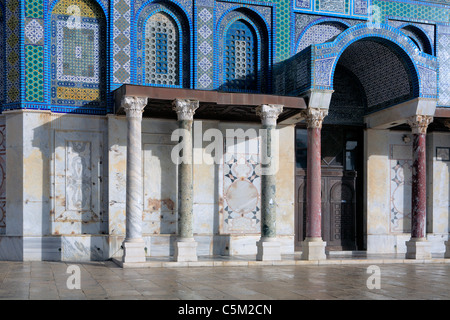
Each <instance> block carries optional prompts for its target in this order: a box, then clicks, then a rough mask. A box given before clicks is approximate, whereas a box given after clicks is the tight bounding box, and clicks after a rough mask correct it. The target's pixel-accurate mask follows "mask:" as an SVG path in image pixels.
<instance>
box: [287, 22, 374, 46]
mask: <svg viewBox="0 0 450 320" xmlns="http://www.w3.org/2000/svg"><path fill="white" fill-rule="evenodd" d="M293 20H294V21H293V22H294V25H293V27H292V40H291V54H292V55H294V54H295V53H297V52H299V51H300V50H299V49H303V48H306V47H307V46H306V45H305V44H304V43H303V42H304V41H305V40H306V39H307V38H305V39H304V40H302V38H303V37H304V36H305V34H308V33H309V34H310V36H307V37H308V38H309V41H308V42H309V43H310V44H319V43H323V42H325V41H328V40H330V39H331V38H332V37H333V35H332V34H334V36H336V35H337V34H339V33H337V32H338V30H336V29H341V32H342V31H343V30H345V29H347V28H349V27H351V26H354V25H356V24H359V23H364V22H365V21H364V20H356V19H347V18H335V17H329V16H316V15H306V14H300V13H295V14H294V15H293ZM316 25H322V27H316ZM327 25H330V26H331V27H329V26H328V27H327ZM311 28H314V29H313V30H316V29H317V28H319V29H322V28H325V29H328V28H330V29H331V30H328V32H330V34H329V37H328V36H326V37H324V36H323V35H322V34H321V32H323V31H321V30H319V31H318V32H317V33H313V32H311V31H312V30H310V29H311ZM332 29H335V30H334V32H333V30H332ZM326 38H328V39H326Z"/></svg>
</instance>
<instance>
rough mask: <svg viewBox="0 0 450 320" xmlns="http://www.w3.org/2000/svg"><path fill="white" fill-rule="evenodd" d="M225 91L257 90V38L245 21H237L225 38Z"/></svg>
mask: <svg viewBox="0 0 450 320" xmlns="http://www.w3.org/2000/svg"><path fill="white" fill-rule="evenodd" d="M225 39H226V42H225V51H224V52H225V60H224V89H231V90H239V89H241V90H255V89H256V85H257V81H256V79H257V77H258V74H257V69H256V59H255V57H256V52H255V49H257V48H256V46H255V40H256V39H255V36H254V35H253V32H252V30H251V29H250V27H249V26H248V25H247V24H246V23H245V22H243V21H239V20H238V21H235V22H234V23H233V24H232V25H231V26H230V27H229V29H228V32H227V34H226V36H225Z"/></svg>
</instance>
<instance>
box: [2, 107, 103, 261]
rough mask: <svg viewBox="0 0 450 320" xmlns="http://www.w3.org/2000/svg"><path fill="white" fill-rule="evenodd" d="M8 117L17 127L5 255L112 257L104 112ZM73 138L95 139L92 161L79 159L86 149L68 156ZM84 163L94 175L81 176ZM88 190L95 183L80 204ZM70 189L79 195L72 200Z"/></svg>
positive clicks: (10, 133)
mask: <svg viewBox="0 0 450 320" xmlns="http://www.w3.org/2000/svg"><path fill="white" fill-rule="evenodd" d="M5 117H6V125H7V127H8V128H9V130H7V131H6V135H7V136H6V141H7V148H6V159H7V161H6V167H7V173H9V175H8V174H7V177H6V194H7V197H6V210H7V211H9V212H10V214H9V215H8V214H7V215H6V232H5V235H4V236H2V237H0V258H1V259H5V260H72V261H75V260H103V259H106V258H107V257H108V255H109V253H108V247H107V245H106V244H107V241H106V239H107V238H106V236H105V234H106V232H107V228H106V226H107V224H106V223H107V221H108V217H107V214H106V213H105V210H104V209H105V207H106V206H105V201H106V199H107V197H106V189H105V186H107V177H106V176H105V175H104V173H105V170H103V165H104V163H103V157H104V156H105V154H106V152H105V151H106V150H105V149H104V148H103V141H105V137H106V136H105V132H106V131H105V129H106V126H105V125H106V122H105V119H104V117H93V116H82V115H78V116H77V115H62V114H52V113H51V112H49V111H30V110H17V111H8V112H5ZM68 141H72V142H77V143H79V142H83V141H89V144H88V145H89V148H88V149H86V151H85V152H84V153H83V156H84V157H86V158H88V159H90V161H88V162H86V163H85V167H84V169H83V168H81V169H80V166H79V165H78V164H79V163H78V162H77V161H78V160H79V158H82V157H83V156H81V155H80V154H76V153H74V152H73V150H72V151H71V152H72V153H71V157H72V160H73V161H72V162H71V161H67V160H68V157H67V156H68V153H67V152H66V151H67V147H68V146H70V143H67V142H68ZM55 142H56V143H55ZM94 142H96V143H94ZM79 156H80V157H79ZM77 159H78V160H77ZM86 169H88V170H86ZM80 170H81V171H80ZM83 171H85V172H88V173H89V176H84V177H83V179H82V178H81V177H78V178H77V174H78V173H79V172H83ZM66 178H67V179H66ZM80 190H89V192H87V193H85V194H84V195H83V196H88V197H89V198H88V199H87V198H85V199H86V200H87V201H86V202H85V203H86V204H87V207H83V206H81V207H80V208H79V210H78V209H77V206H78V204H77V203H78V200H79V195H80V194H83V192H80ZM69 197H70V200H71V201H72V200H74V201H72V202H70V201H66V199H69ZM67 208H69V209H70V208H71V210H66V209H67Z"/></svg>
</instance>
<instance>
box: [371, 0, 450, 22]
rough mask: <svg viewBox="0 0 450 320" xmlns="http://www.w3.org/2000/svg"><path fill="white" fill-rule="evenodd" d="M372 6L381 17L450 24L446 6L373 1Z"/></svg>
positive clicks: (382, 0) (410, 2)
mask: <svg viewBox="0 0 450 320" xmlns="http://www.w3.org/2000/svg"><path fill="white" fill-rule="evenodd" d="M372 4H373V5H374V6H377V7H379V8H380V10H381V12H382V15H383V16H390V17H405V18H408V17H411V18H414V19H416V20H424V21H435V22H437V21H440V22H450V15H449V8H448V6H442V5H440V4H432V3H429V4H428V5H426V6H425V5H423V2H422V3H418V2H414V1H393V0H391V1H385V0H373V1H372Z"/></svg>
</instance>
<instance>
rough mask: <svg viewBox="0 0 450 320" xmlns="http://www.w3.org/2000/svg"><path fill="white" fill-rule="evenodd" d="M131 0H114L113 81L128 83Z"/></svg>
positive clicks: (129, 73)
mask: <svg viewBox="0 0 450 320" xmlns="http://www.w3.org/2000/svg"><path fill="white" fill-rule="evenodd" d="M130 38H131V0H114V15H113V41H112V47H113V60H114V62H113V82H116V83H130V80H131V79H130V76H131V64H130V62H131V43H130Z"/></svg>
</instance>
